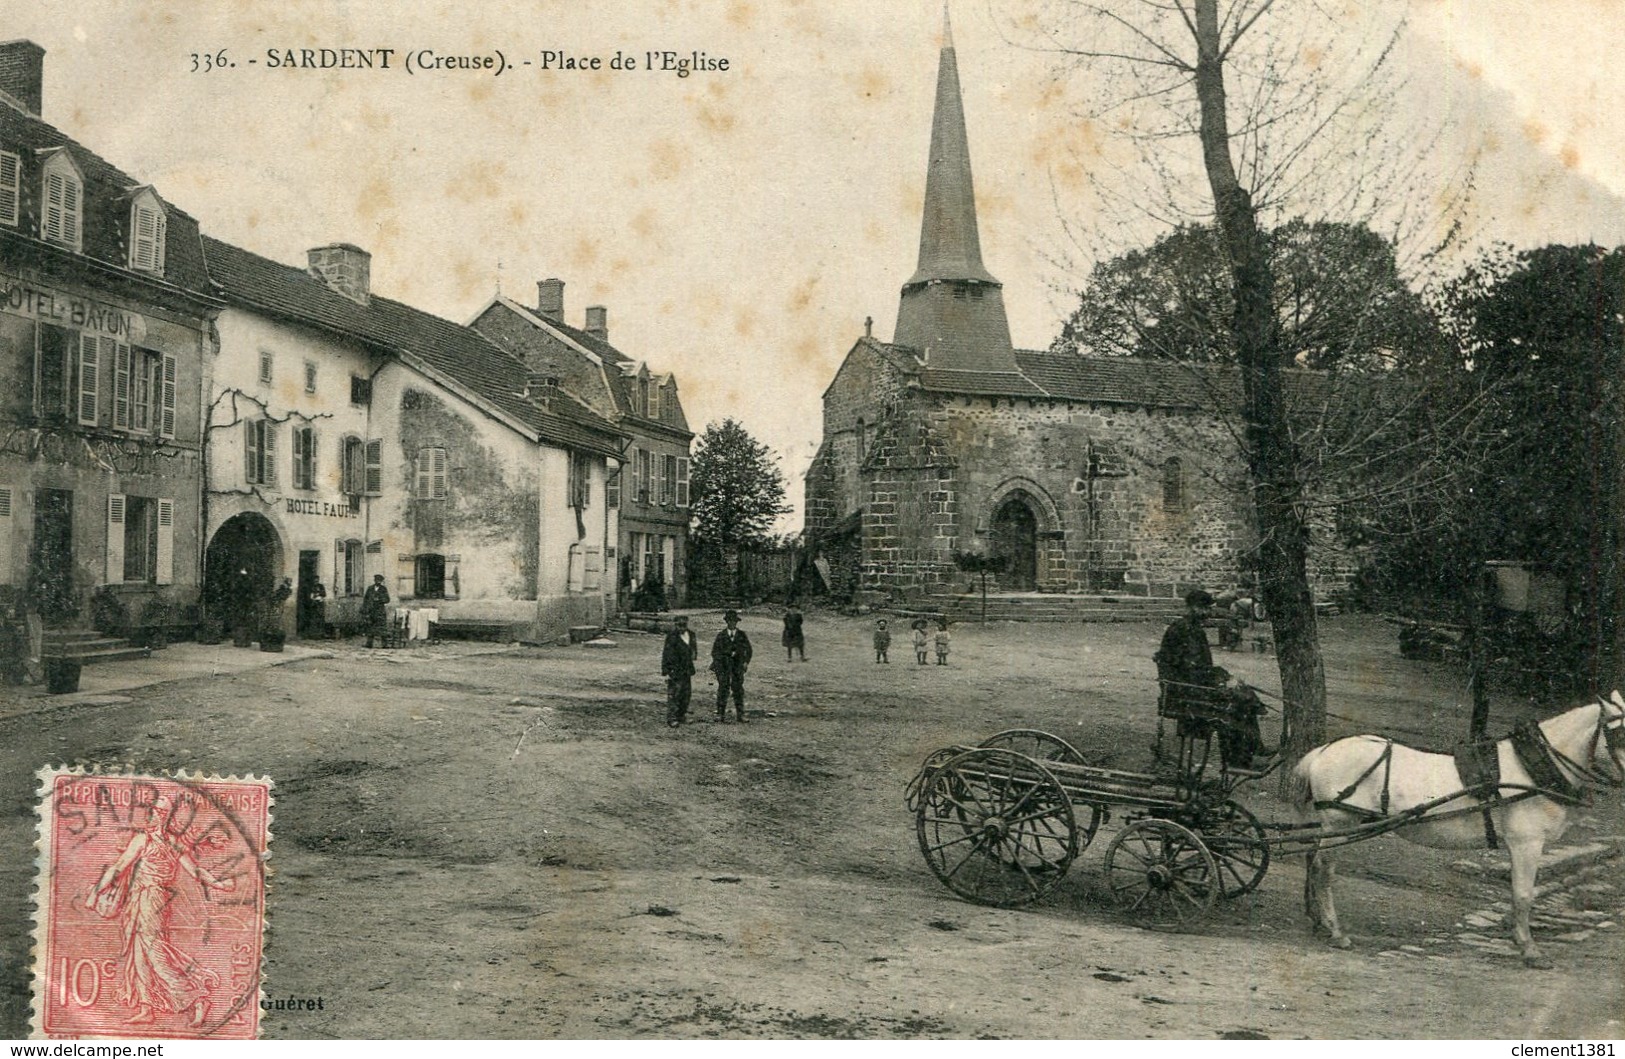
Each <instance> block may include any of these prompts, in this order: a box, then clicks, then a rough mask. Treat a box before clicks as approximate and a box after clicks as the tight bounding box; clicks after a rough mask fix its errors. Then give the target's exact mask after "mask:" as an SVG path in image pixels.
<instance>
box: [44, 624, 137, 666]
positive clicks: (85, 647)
mask: <svg viewBox="0 0 1625 1059" xmlns="http://www.w3.org/2000/svg"><path fill="white" fill-rule="evenodd" d="M40 653H41V654H42V656H43V657H45V658H61V659H66V660H68V661H73V662H78V663H79V664H80V665H85V666H88V665H94V664H95V663H97V662H119V661H123V660H124V659H128V658H146V657H148V656H149V655H151V654H152V651H151V649H149V648H146V647H136V646H135V645H134V644H132V643H130V641H128V640H120V639H117V638H116V637H111V636H103V635H102V634H101V633H99V632H96V631H94V630H92V629H47V630H45V638H44V641H43V644H42V647H41V652H40Z"/></svg>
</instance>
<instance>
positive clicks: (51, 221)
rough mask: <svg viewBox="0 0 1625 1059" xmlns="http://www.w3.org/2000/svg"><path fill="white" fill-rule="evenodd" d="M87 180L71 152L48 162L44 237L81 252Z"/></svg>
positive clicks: (41, 223) (41, 219)
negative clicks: (70, 154)
mask: <svg viewBox="0 0 1625 1059" xmlns="http://www.w3.org/2000/svg"><path fill="white" fill-rule="evenodd" d="M84 188H85V180H84V177H83V176H81V175H80V173H79V167H78V166H76V165H74V163H73V158H72V157H71V156H69V154H68V153H67V151H65V150H59V151H57V152H56V153H55V154H54V155H52V156H51V159H50V161H48V162H46V163H45V191H44V195H43V196H42V197H43V199H44V201H43V202H42V203H41V205H42V206H43V207H44V210H43V213H42V214H41V216H40V236H41V237H42V238H44V239H47V240H49V241H50V242H53V243H59V244H61V245H62V246H65V247H68V248H69V249H70V250H74V251H77V250H78V249H79V246H80V237H81V234H82V229H83V224H82V216H83V211H84V195H85V192H84Z"/></svg>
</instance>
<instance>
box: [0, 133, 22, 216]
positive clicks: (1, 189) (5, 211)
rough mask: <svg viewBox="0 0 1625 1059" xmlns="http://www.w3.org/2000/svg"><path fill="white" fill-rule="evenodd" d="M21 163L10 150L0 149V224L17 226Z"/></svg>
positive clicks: (20, 199) (20, 192) (20, 194)
mask: <svg viewBox="0 0 1625 1059" xmlns="http://www.w3.org/2000/svg"><path fill="white" fill-rule="evenodd" d="M21 177H22V163H21V161H20V160H19V159H18V157H17V156H16V155H14V154H12V153H11V152H10V151H0V224H3V225H5V226H6V227H8V228H15V227H17V204H18V203H19V202H20V201H22V180H21Z"/></svg>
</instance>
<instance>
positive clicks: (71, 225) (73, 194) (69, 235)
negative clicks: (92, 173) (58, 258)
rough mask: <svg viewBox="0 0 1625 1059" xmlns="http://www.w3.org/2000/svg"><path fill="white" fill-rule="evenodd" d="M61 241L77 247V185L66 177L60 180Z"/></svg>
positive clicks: (76, 182)
mask: <svg viewBox="0 0 1625 1059" xmlns="http://www.w3.org/2000/svg"><path fill="white" fill-rule="evenodd" d="M62 241H63V242H64V243H67V244H68V245H69V246H71V247H74V248H77V247H78V246H79V183H78V181H76V180H72V179H69V178H68V177H66V176H64V177H63V178H62Z"/></svg>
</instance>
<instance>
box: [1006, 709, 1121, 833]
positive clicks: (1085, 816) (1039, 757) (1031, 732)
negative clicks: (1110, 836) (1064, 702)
mask: <svg viewBox="0 0 1625 1059" xmlns="http://www.w3.org/2000/svg"><path fill="white" fill-rule="evenodd" d="M981 745H982V746H984V747H989V748H992V749H998V750H1014V751H1015V752H1016V753H1018V754H1022V755H1025V756H1026V757H1030V758H1032V759H1033V760H1034V761H1036V762H1038V763H1039V764H1040V765H1043V766H1044V767H1046V768H1048V767H1049V765H1050V764H1051V763H1059V764H1062V765H1087V764H1088V762H1087V761H1085V760H1083V755H1082V754H1080V753H1078V751H1077V750H1076V749H1075V748H1074V747H1073V746H1072V744H1071V743H1068V742H1067V741H1066V740H1065V739H1062V738H1061V737H1060V736H1058V735H1050V734H1049V733H1048V732H1041V731H1039V730H1038V729H1036V728H1012V729H1010V730H1009V731H1008V732H1000V733H999V734H998V735H990V736H988V737H987V738H986V739H984V740H982V743H981ZM1084 810H1088V812H1087V813H1085V812H1084ZM1072 812H1073V814H1074V816H1076V817H1077V821H1078V852H1079V853H1082V852H1083V851H1084V850H1086V849H1088V848H1089V843H1090V842H1093V841H1094V838H1095V832H1096V831H1099V830H1100V807H1099V806H1097V805H1088V804H1084V805H1079V804H1078V803H1076V802H1074V803H1073V805H1072Z"/></svg>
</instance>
